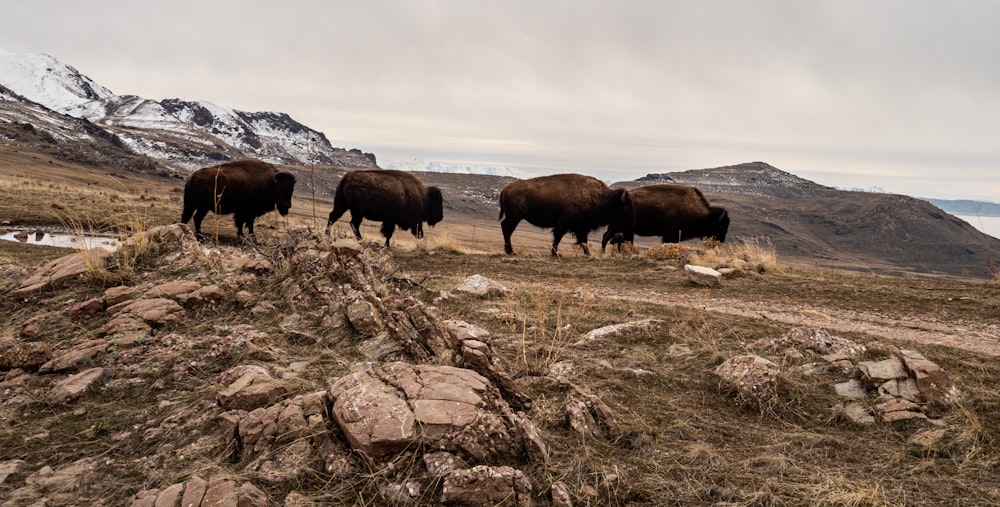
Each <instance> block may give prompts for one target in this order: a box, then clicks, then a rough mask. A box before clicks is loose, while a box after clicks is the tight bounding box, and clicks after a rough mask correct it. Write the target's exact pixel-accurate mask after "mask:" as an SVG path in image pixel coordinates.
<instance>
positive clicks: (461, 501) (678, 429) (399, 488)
mask: <svg viewBox="0 0 1000 507" xmlns="http://www.w3.org/2000/svg"><path fill="white" fill-rule="evenodd" d="M286 234H287V235H286V236H285V237H273V236H272V237H269V238H266V240H265V239H264V238H262V242H261V243H259V244H257V245H254V246H250V245H245V246H237V247H229V246H219V245H213V244H201V243H198V242H197V241H195V239H194V237H193V235H192V234H191V231H190V230H189V229H188V228H187V227H184V226H181V225H168V226H161V227H157V228H155V229H152V230H150V231H146V232H144V233H141V234H139V235H136V236H133V237H132V238H131V239H130V240H129V241H128V242H127V243H126V247H125V248H123V249H122V250H120V251H119V252H117V253H108V252H102V251H90V252H86V253H75V254H70V255H68V256H65V257H61V258H58V259H56V260H54V261H52V262H51V263H49V264H47V265H44V266H41V267H38V268H28V267H26V266H22V265H18V264H2V265H0V290H2V292H3V294H4V298H5V301H4V302H5V304H4V305H3V306H2V308H3V309H2V310H0V312H2V313H0V316H2V317H3V318H2V319H0V322H2V325H0V393H2V394H3V396H2V397H0V448H2V449H4V453H3V456H2V457H0V506H3V507H7V506H19V505H49V506H62V505H81V504H82V505H131V506H135V507H147V506H149V507H156V506H159V505H194V506H199V505H200V506H205V507H207V506H209V505H241V506H261V507H263V506H270V505H285V506H289V507H293V506H298V507H301V506H313V505H357V504H366V505H468V506H484V507H485V506H495V505H512V506H529V505H555V506H560V507H566V506H570V505H634V504H646V505H664V504H670V503H676V504H685V505H691V504H710V503H720V502H726V503H740V504H751V503H766V504H785V505H800V504H806V503H810V502H818V503H824V504H838V503H843V502H844V501H845V500H844V498H845V497H844V496H843V495H844V494H845V491H846V492H848V493H849V498H848V499H862V500H861V501H856V502H854V503H862V504H869V505H890V506H895V505H904V504H908V503H910V502H914V501H916V502H918V503H921V504H925V505H933V504H940V503H946V502H947V501H948V500H949V499H954V498H956V497H955V495H961V498H963V499H964V500H966V501H967V503H968V504H969V505H987V504H988V502H989V501H990V500H995V499H996V492H997V491H998V489H997V487H998V484H997V479H996V474H995V464H996V463H997V457H998V449H997V445H996V441H997V437H998V435H997V432H996V428H995V427H994V426H993V425H988V424H980V423H979V422H978V421H988V420H992V419H993V418H994V417H995V416H996V415H997V407H998V406H1000V404H998V401H997V399H996V391H995V389H994V383H995V381H996V379H997V378H998V377H1000V371H998V370H997V368H996V366H995V365H993V364H992V363H994V362H993V361H984V360H983V358H984V357H986V358H992V357H993V356H995V355H997V354H998V353H1000V351H997V350H996V347H995V337H994V338H993V340H992V347H991V348H989V349H985V350H984V351H982V352H979V353H977V354H965V353H964V352H963V351H964V350H965V349H963V347H964V346H965V345H964V344H957V345H955V348H954V349H949V348H946V347H944V346H942V345H941V344H932V343H930V342H926V341H908V339H907V338H904V337H903V335H904V334H905V333H906V330H910V331H912V330H915V329H918V328H919V329H933V330H934V331H936V332H937V333H941V334H943V335H950V334H949V333H951V331H956V332H957V331H958V330H957V329H952V328H950V327H948V326H947V325H942V324H940V323H939V324H938V325H936V326H931V325H930V324H929V322H930V321H928V320H926V319H928V318H930V317H929V316H927V315H921V314H922V313H923V312H924V311H925V309H924V308H923V307H921V309H918V310H916V311H915V312H914V313H908V312H911V310H910V308H911V307H910V306H908V305H910V304H914V303H916V304H922V303H921V302H922V301H923V300H924V298H926V297H927V295H928V294H929V293H933V295H934V297H936V298H944V297H948V298H949V299H951V298H952V296H955V298H956V299H958V297H959V295H961V296H962V298H963V299H966V301H965V302H964V303H963V304H961V305H954V306H951V307H949V308H947V309H945V311H946V312H957V313H956V314H955V315H956V317H957V318H962V319H967V325H969V326H974V329H975V333H976V334H977V335H980V336H985V334H990V333H996V332H997V331H996V329H995V325H994V326H993V328H990V327H989V325H993V324H992V323H991V322H989V320H988V319H986V320H984V318H983V315H985V314H986V313H987V312H989V311H991V309H992V311H995V309H996V308H997V306H996V305H997V304H998V299H997V294H996V293H995V291H989V290H985V289H983V288H981V287H976V288H971V287H968V286H962V285H960V284H954V285H944V284H943V285H939V286H934V289H933V290H928V289H929V288H930V286H928V287H919V286H918V287H915V288H913V289H912V290H909V289H906V288H904V287H903V286H886V287H878V288H877V289H873V287H872V285H873V284H874V283H875V282H874V281H867V280H866V281H855V282H853V283H855V284H856V285H850V284H851V283H852V282H851V279H850V278H837V279H836V281H835V282H834V283H828V284H819V285H817V284H816V280H815V279H810V280H809V282H810V283H809V286H807V287H805V290H806V291H808V294H811V296H809V298H810V299H809V301H811V302H816V301H819V300H821V299H823V297H820V298H816V297H815V296H814V295H815V294H818V293H825V294H826V296H824V297H828V296H829V295H831V294H836V293H837V292H836V290H835V289H836V288H837V286H838V284H839V283H846V284H848V285H847V286H846V288H840V289H839V290H840V291H841V292H842V295H844V296H845V297H846V300H845V301H846V303H845V304H846V305H847V307H843V306H841V303H836V302H833V300H832V299H831V300H828V301H827V303H826V304H827V306H826V307H824V308H817V307H812V308H810V309H808V311H807V310H806V309H804V308H797V309H793V310H790V311H789V312H788V313H789V314H790V315H791V314H795V315H799V316H803V315H813V316H814V317H815V321H817V322H829V323H831V324H834V323H848V322H858V321H862V320H864V319H859V318H857V317H851V314H852V313H853V312H854V310H850V308H854V309H857V308H859V307H870V308H871V309H872V311H873V312H886V313H887V314H888V313H891V314H892V315H893V317H892V318H899V319H901V321H902V320H905V324H901V325H893V324H891V321H890V320H888V319H889V318H888V317H886V318H885V320H883V321H882V323H883V325H886V326H894V327H893V330H894V331H897V332H898V333H899V334H893V336H892V338H889V339H884V338H878V337H877V335H876V334H875V333H874V332H872V330H873V329H875V327H869V328H865V329H866V330H865V331H855V332H850V333H847V334H848V336H845V335H841V334H839V333H836V332H831V331H829V330H826V329H817V328H802V327H798V326H789V325H786V324H784V323H782V321H779V320H773V319H770V318H761V317H760V316H759V315H760V312H761V311H763V310H760V309H755V308H751V307H747V306H745V305H747V302H746V301H738V300H736V299H731V300H730V301H729V302H728V303H727V304H726V305H724V306H726V307H728V309H727V310H716V309H714V308H713V309H711V310H707V308H708V305H709V304H710V303H709V300H710V299H712V298H718V297H730V298H734V297H739V296H742V297H746V298H748V299H749V300H753V301H754V302H758V303H759V302H765V303H767V304H766V306H767V307H768V310H767V311H771V312H773V311H778V310H779V309H780V308H781V307H782V306H783V305H782V304H780V303H777V301H775V300H774V296H773V294H772V295H767V294H769V292H768V291H770V290H773V291H774V293H776V294H779V296H778V297H779V298H785V297H787V295H788V293H789V289H794V288H795V287H797V286H799V285H800V282H799V281H798V278H797V277H798V276H800V275H788V276H782V275H780V273H779V272H778V271H777V270H773V269H772V270H771V272H767V271H765V270H763V269H762V268H761V266H758V265H757V264H756V261H755V259H753V258H752V257H750V258H749V259H750V260H749V261H746V260H744V261H742V263H743V264H744V265H746V268H741V269H739V270H735V271H729V272H728V274H727V275H726V280H725V281H724V282H723V284H722V285H721V286H715V287H714V288H712V289H706V288H694V286H692V285H691V284H690V283H689V282H687V281H686V280H685V279H684V277H683V275H682V274H680V273H679V272H675V271H674V270H673V269H672V267H673V266H672V264H671V263H669V262H666V263H662V262H652V261H642V260H637V259H633V258H609V259H603V260H601V261H594V260H592V259H582V258H575V259H577V260H579V262H574V260H573V259H549V258H548V257H542V258H538V259H526V260H511V259H509V258H507V257H501V256H488V255H470V256H465V255H461V254H454V253H449V252H446V251H416V252H410V253H405V252H396V253H393V252H388V251H385V250H382V249H371V248H367V247H365V246H363V245H361V244H358V243H357V242H355V241H353V240H344V239H337V238H333V239H330V238H326V237H318V236H315V235H313V234H311V233H309V232H308V231H306V230H304V229H296V230H289V231H287V232H286ZM683 251H684V250H683V249H680V250H677V252H679V253H683ZM690 253H691V254H694V253H695V252H690ZM699 255H702V256H705V255H707V252H699ZM728 255H729V254H727V253H726V252H725V251H724V250H721V249H720V250H718V251H716V252H715V253H714V254H713V258H714V259H716V261H715V262H716V263H733V262H735V261H734V260H732V259H729V260H724V259H727V258H728ZM706 258H707V257H706ZM713 265H715V264H713ZM404 266H405V267H404ZM470 269H473V270H477V271H478V270H482V271H489V272H494V273H497V274H500V275H503V276H505V279H504V280H503V283H498V282H497V281H495V280H489V279H486V278H484V277H482V276H477V275H472V276H467V277H466V274H467V273H468V272H469V270H470ZM532 274H533V275H532ZM527 275H532V276H527ZM811 276H822V277H824V278H825V277H827V276H828V275H824V274H814V275H811ZM831 276H832V275H831ZM463 277H464V278H463ZM636 277H640V278H642V279H646V280H649V283H647V284H646V285H647V286H646V287H645V288H644V291H643V292H642V293H641V294H639V293H636V291H635V288H634V280H635V278H636ZM825 279H826V280H831V278H825ZM418 280H424V281H425V282H429V281H431V280H433V281H434V283H433V285H432V284H431V283H427V284H426V285H425V284H424V283H423V282H420V281H418ZM567 280H569V282H567ZM458 281H461V283H457V282H458ZM878 283H882V282H878ZM505 284H509V285H505ZM727 286H728V287H730V288H729V289H727ZM706 290H711V291H712V292H711V296H706V295H705V294H702V291H706ZM889 294H891V295H892V296H894V297H893V298H892V299H893V300H892V301H888V299H890V298H887V297H885V296H887V295H889ZM629 296H631V297H633V298H634V299H633V300H632V301H631V302H629V303H627V304H624V305H623V304H621V303H620V302H619V301H620V300H619V298H623V297H629ZM677 301H687V302H689V303H691V304H692V307H693V308H698V309H695V310H687V309H684V308H682V307H681V305H678V304H677ZM798 303H799V304H802V302H801V301H799V302H798ZM930 304H932V305H933V304H934V303H933V302H932V303H930ZM744 310H750V311H751V312H752V313H753V314H754V316H752V317H746V318H740V317H736V315H738V314H739V312H740V311H744ZM870 315H874V313H872V314H870ZM870 315H869V316H868V317H864V318H869V317H870ZM907 316H908V317H909V318H906V317H907ZM924 326H927V327H926V328H925V327H924ZM969 329H972V327H970V328H969ZM886 340H888V341H889V342H890V343H887V342H886ZM979 341H980V342H983V343H987V342H990V340H989V339H987V338H983V339H982V340H979ZM899 345H905V347H900V346H899ZM938 358H942V359H944V360H945V361H940V359H938ZM955 463H961V467H957V466H956V465H955ZM926 468H932V469H934V470H935V471H936V472H935V473H934V474H930V475H929V476H927V477H922V479H921V480H919V481H914V480H912V473H913V470H915V469H921V470H922V469H926ZM956 468H959V470H955V469H956Z"/></svg>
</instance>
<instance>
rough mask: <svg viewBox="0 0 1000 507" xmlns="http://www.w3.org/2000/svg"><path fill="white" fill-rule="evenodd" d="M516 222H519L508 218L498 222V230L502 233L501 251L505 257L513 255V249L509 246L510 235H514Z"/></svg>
mask: <svg viewBox="0 0 1000 507" xmlns="http://www.w3.org/2000/svg"><path fill="white" fill-rule="evenodd" d="M518 222H520V220H514V219H512V218H510V217H504V219H503V220H502V221H501V222H500V230H502V231H503V251H504V253H506V254H507V255H514V247H512V246H511V245H510V235H511V234H514V229H516V228H517V224H518Z"/></svg>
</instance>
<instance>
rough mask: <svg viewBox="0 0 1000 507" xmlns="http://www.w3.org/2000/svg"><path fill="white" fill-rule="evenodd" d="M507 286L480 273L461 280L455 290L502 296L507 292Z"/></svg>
mask: <svg viewBox="0 0 1000 507" xmlns="http://www.w3.org/2000/svg"><path fill="white" fill-rule="evenodd" d="M508 290H509V289H508V288H507V287H506V286H504V285H503V284H500V283H498V282H495V281H493V280H490V279H489V278H486V277H484V276H482V275H472V276H470V277H468V278H466V279H465V280H464V281H462V283H461V284H459V285H458V287H456V288H455V292H462V293H465V294H470V295H473V296H478V297H496V296H502V295H504V294H505V293H507V292H508Z"/></svg>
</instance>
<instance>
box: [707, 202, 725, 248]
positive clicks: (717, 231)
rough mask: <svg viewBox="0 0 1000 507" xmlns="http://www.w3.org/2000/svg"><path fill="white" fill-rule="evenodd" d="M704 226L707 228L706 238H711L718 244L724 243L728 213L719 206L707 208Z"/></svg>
mask: <svg viewBox="0 0 1000 507" xmlns="http://www.w3.org/2000/svg"><path fill="white" fill-rule="evenodd" d="M705 225H706V226H707V227H706V228H707V231H706V234H705V235H706V236H710V237H713V238H715V239H716V240H718V241H719V242H720V243H725V242H726V233H727V232H729V212H728V211H726V208H723V207H720V206H709V207H708V220H706V222H705Z"/></svg>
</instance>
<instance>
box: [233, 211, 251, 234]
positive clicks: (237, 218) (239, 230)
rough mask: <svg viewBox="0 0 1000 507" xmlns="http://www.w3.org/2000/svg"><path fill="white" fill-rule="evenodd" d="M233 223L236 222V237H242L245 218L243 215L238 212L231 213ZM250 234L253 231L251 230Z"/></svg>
mask: <svg viewBox="0 0 1000 507" xmlns="http://www.w3.org/2000/svg"><path fill="white" fill-rule="evenodd" d="M233 223H234V224H236V237H237V238H242V237H243V224H244V223H246V219H245V218H243V215H240V214H239V213H236V214H235V215H233ZM250 234H253V233H252V232H251V233H250Z"/></svg>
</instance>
